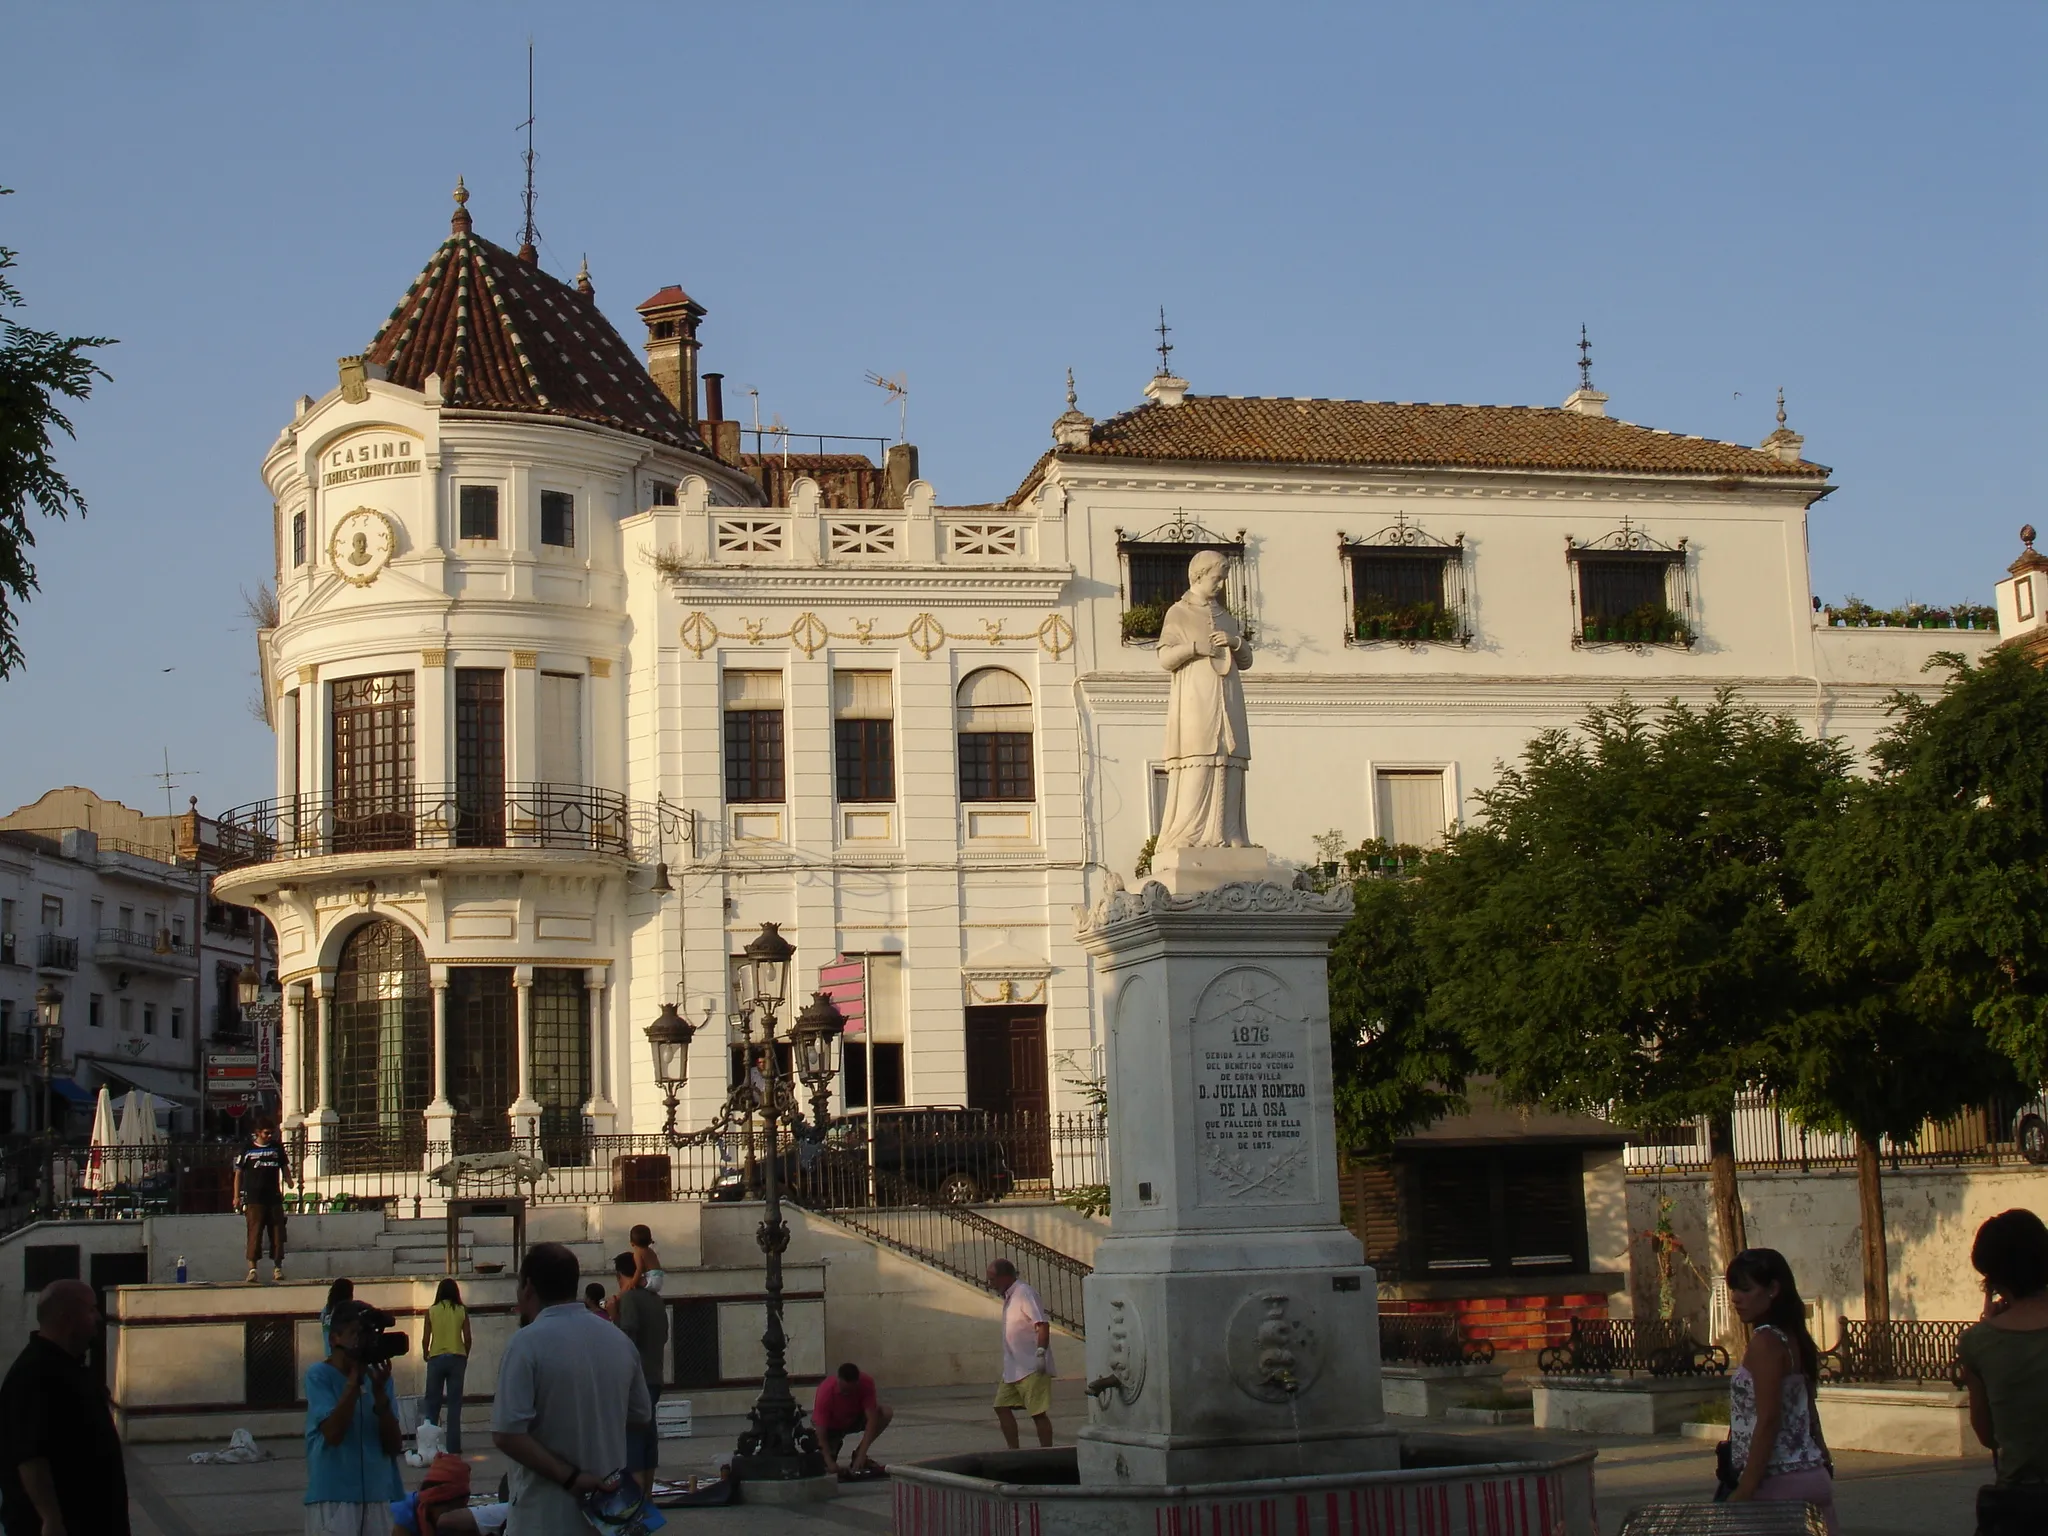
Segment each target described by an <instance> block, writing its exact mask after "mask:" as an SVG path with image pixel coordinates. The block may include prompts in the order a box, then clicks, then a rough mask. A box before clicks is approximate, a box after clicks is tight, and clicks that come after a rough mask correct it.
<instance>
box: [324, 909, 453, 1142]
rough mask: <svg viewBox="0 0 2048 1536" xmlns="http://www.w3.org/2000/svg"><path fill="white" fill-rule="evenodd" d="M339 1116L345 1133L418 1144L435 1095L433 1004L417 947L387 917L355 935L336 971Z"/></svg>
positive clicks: (418, 947) (409, 934) (415, 941)
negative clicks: (430, 1098)
mask: <svg viewBox="0 0 2048 1536" xmlns="http://www.w3.org/2000/svg"><path fill="white" fill-rule="evenodd" d="M332 1006H333V1008H334V1043H335V1063H334V1066H335V1072H334V1098H335V1105H334V1107H335V1110H336V1112H337V1113H338V1114H339V1115H340V1117H341V1126H342V1129H343V1130H344V1131H345V1132H354V1133H358V1134H360V1135H362V1136H365V1137H370V1136H375V1137H379V1138H386V1139H388V1140H389V1141H390V1143H391V1145H392V1150H393V1151H394V1152H395V1151H397V1150H398V1149H399V1147H400V1146H401V1144H402V1143H403V1142H404V1141H406V1140H411V1141H415V1142H416V1141H417V1139H418V1137H419V1134H420V1131H421V1121H420V1115H421V1113H422V1111H424V1110H425V1109H426V1107H427V1098H428V1094H429V1091H430V1086H431V1083H430V1079H431V1072H430V1066H431V1055H432V1047H433V1038H434V1010H433V1000H432V997H431V995H430V993H429V990H428V981H427V962H426V956H425V955H424V954H422V953H421V951H420V946H419V941H418V940H417V939H415V938H414V937H413V936H412V934H411V933H409V932H408V931H407V930H406V929H404V928H403V927H401V926H400V925H399V924H397V923H395V922H393V921H391V920H390V919H389V918H380V919H378V920H377V921H375V922H372V923H366V924H365V925H364V926H363V927H361V928H358V929H357V930H356V931H355V932H354V933H352V934H350V935H349V937H348V941H347V942H346V943H344V944H343V945H342V948H341V963H340V964H339V965H338V966H336V967H335V972H334V996H333V1005H332Z"/></svg>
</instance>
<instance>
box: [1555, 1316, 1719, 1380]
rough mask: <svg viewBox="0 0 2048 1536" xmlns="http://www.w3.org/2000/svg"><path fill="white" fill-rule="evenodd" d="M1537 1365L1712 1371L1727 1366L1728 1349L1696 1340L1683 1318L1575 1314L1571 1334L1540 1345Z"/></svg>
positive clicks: (1568, 1369) (1608, 1372)
mask: <svg viewBox="0 0 2048 1536" xmlns="http://www.w3.org/2000/svg"><path fill="white" fill-rule="evenodd" d="M1536 1368H1537V1369H1538V1370H1540V1371H1542V1372H1543V1373H1544V1374H1545V1375H1546V1376H1558V1375H1566V1376H1618V1375H1623V1374H1634V1373H1636V1372H1641V1373H1643V1374H1645V1375H1649V1376H1715V1375H1719V1374H1721V1373H1722V1372H1724V1371H1726V1370H1727V1369H1728V1351H1727V1350H1725V1349H1723V1348H1721V1346H1720V1345H1718V1344H1702V1343H1700V1342H1699V1341H1698V1340H1697V1339H1695V1338H1693V1336H1692V1332H1691V1329H1690V1328H1689V1327H1688V1326H1687V1325H1686V1324H1685V1323H1682V1322H1677V1321H1670V1322H1667V1321H1663V1320H1661V1319H1656V1318H1634V1319H1629V1318H1584V1317H1575V1318H1573V1319H1572V1331H1571V1336H1570V1337H1569V1338H1567V1339H1566V1340H1565V1342H1564V1343H1562V1344H1553V1345H1551V1346H1549V1347H1548V1348H1546V1349H1543V1350H1541V1351H1539V1352H1538V1354H1537V1356H1536Z"/></svg>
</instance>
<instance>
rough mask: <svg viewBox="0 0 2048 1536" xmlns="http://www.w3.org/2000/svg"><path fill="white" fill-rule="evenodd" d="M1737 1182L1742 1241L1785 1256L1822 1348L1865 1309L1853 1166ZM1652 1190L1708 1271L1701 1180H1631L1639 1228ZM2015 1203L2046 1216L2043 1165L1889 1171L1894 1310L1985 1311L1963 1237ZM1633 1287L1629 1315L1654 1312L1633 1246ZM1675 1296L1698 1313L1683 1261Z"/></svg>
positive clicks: (1912, 1313) (1694, 1283)
mask: <svg viewBox="0 0 2048 1536" xmlns="http://www.w3.org/2000/svg"><path fill="white" fill-rule="evenodd" d="M1739 1186H1740V1189H1741V1194H1742V1214H1743V1221H1744V1223H1745V1225H1746V1226H1747V1229H1748V1236H1749V1242H1750V1246H1751V1247H1755V1248H1776V1249H1778V1250H1779V1251H1780V1252H1781V1253H1783V1254H1784V1255H1785V1258H1786V1260H1787V1262H1789V1263H1790V1264H1791V1266H1792V1273H1793V1275H1794V1277H1795V1278H1796V1279H1797V1280H1798V1282H1799V1290H1800V1294H1801V1296H1803V1297H1804V1298H1805V1299H1806V1300H1808V1301H1810V1302H1812V1303H1813V1304H1814V1306H1815V1311H1816V1317H1815V1326H1814V1333H1815V1336H1816V1337H1817V1338H1819V1339H1820V1340H1821V1342H1822V1345H1823V1347H1825V1346H1826V1345H1829V1344H1832V1343H1833V1342H1834V1339H1835V1332H1836V1325H1837V1324H1838V1323H1839V1321H1840V1320H1841V1319H1842V1318H1844V1317H1861V1316H1863V1258H1862V1254H1863V1248H1862V1225H1861V1220H1860V1218H1859V1215H1858V1206H1857V1196H1856V1174H1855V1171H1854V1170H1853V1169H1829V1170H1825V1171H1814V1172H1806V1173H1802V1172H1799V1171H1798V1170H1796V1169H1795V1170H1790V1171H1785V1172H1777V1171H1771V1172H1763V1171H1756V1170H1745V1171H1744V1172H1743V1173H1742V1174H1741V1177H1740V1181H1739ZM1660 1192H1661V1193H1662V1194H1663V1195H1665V1196H1667V1197H1669V1198H1670V1199H1671V1201H1672V1212H1671V1217H1672V1225H1673V1228H1674V1229H1675V1230H1676V1232H1677V1234H1678V1237H1679V1240H1680V1241H1681V1242H1682V1243H1684V1245H1685V1249H1686V1252H1687V1254H1689V1255H1690V1256H1691V1257H1692V1259H1693V1260H1694V1261H1695V1262H1696V1263H1697V1264H1698V1265H1699V1267H1700V1269H1701V1270H1702V1271H1705V1272H1707V1273H1709V1274H1711V1273H1712V1272H1713V1264H1714V1261H1713V1254H1714V1253H1715V1251H1716V1250H1715V1248H1714V1246H1713V1244H1712V1242H1711V1240H1710V1229H1711V1222H1710V1218H1709V1214H1708V1213H1709V1210H1710V1207H1711V1200H1710V1197H1709V1195H1708V1192H1707V1180H1706V1175H1705V1174H1704V1173H1700V1174H1671V1175H1663V1176H1655V1177H1652V1176H1633V1177H1631V1178H1630V1179H1629V1181H1628V1217H1629V1225H1630V1227H1631V1228H1632V1229H1634V1231H1636V1232H1637V1233H1642V1232H1647V1231H1649V1230H1650V1229H1651V1228H1652V1227H1653V1226H1654V1225H1655V1223H1656V1218H1657V1199H1658V1195H1659V1193H1660ZM2015 1206H2019V1207H2024V1208H2026V1209H2028V1210H2032V1211H2034V1212H2036V1213H2037V1214H2040V1215H2042V1216H2044V1217H2048V1171H2044V1170H2042V1169H2039V1168H2033V1167H2028V1166H2026V1165H2017V1166H2007V1167H2000V1168H1989V1167H1980V1168H1967V1169H1940V1168H1908V1169H1901V1170H1897V1171H1892V1170H1887V1171H1886V1172H1885V1175H1884V1211H1885V1241H1886V1244H1887V1247H1888V1251H1889V1257H1890V1261H1891V1306H1892V1316H1894V1317H1897V1318H1928V1319H1936V1320H1951V1321H1953V1320H1957V1319H1974V1318H1976V1317H1977V1316H1978V1315H1979V1314H1980V1313H1981V1312H1982V1311H1983V1308H1984V1294H1983V1291H1982V1289H1981V1286H1980V1283H1979V1280H1978V1276H1977V1273H1976V1271H1975V1270H1973V1269H1971V1267H1970V1244H1971V1242H1972V1241H1973V1240H1974V1239H1975V1237H1976V1235H1977V1228H1978V1226H1979V1225H1981V1224H1982V1223H1983V1222H1984V1221H1985V1219H1986V1218H1988V1217H1991V1216H1995V1215H1997V1214H1998V1213H1999V1212H2000V1211H2004V1210H2011V1209H2012V1208H2014V1207H2015ZM1632 1286H1633V1290H1634V1293H1635V1299H1636V1306H1637V1309H1638V1315H1639V1316H1646V1317H1654V1316H1655V1315H1656V1308H1657V1281H1656V1275H1655V1270H1654V1266H1653V1264H1652V1262H1651V1259H1650V1255H1649V1250H1648V1247H1647V1245H1646V1244H1643V1243H1641V1242H1640V1241H1639V1242H1638V1243H1637V1245H1636V1248H1635V1262H1634V1266H1633V1270H1632ZM1678 1296H1679V1310H1680V1312H1681V1313H1683V1314H1685V1315H1690V1316H1695V1317H1701V1318H1703V1317H1704V1316H1705V1312H1706V1292H1705V1288H1704V1286H1703V1284H1702V1283H1701V1280H1700V1278H1699V1277H1698V1276H1696V1275H1694V1274H1692V1273H1690V1272H1688V1271H1687V1270H1686V1268H1685V1266H1683V1265H1681V1266H1680V1284H1679V1292H1678Z"/></svg>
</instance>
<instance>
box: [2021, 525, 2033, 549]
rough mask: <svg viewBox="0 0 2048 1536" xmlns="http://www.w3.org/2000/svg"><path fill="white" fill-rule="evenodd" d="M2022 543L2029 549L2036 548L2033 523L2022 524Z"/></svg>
mask: <svg viewBox="0 0 2048 1536" xmlns="http://www.w3.org/2000/svg"><path fill="white" fill-rule="evenodd" d="M2020 542H2021V543H2023V544H2025V545H2026V546H2027V548H2029V549H2032V548H2033V547H2034V525H2033V524H2032V523H2022V524H2020Z"/></svg>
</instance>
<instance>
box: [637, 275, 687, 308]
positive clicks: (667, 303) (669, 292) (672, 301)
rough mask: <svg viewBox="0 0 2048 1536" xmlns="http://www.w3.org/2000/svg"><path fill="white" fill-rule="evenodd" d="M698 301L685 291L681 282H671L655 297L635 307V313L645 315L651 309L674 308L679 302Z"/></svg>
mask: <svg viewBox="0 0 2048 1536" xmlns="http://www.w3.org/2000/svg"><path fill="white" fill-rule="evenodd" d="M696 302H697V301H696V300H695V299H693V298H691V297H690V296H689V295H688V294H687V293H685V292H683V290H682V288H681V286H680V285H679V284H676V283H670V284H669V285H668V286H667V287H666V288H664V289H662V290H661V292H659V293H657V294H656V295H655V296H654V297H653V298H651V299H648V300H647V301H646V302H644V303H642V304H640V305H638V306H637V307H636V309H635V313H637V314H642V315H644V314H646V313H647V311H649V310H650V309H673V308H675V306H677V305H678V304H695V303H696Z"/></svg>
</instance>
